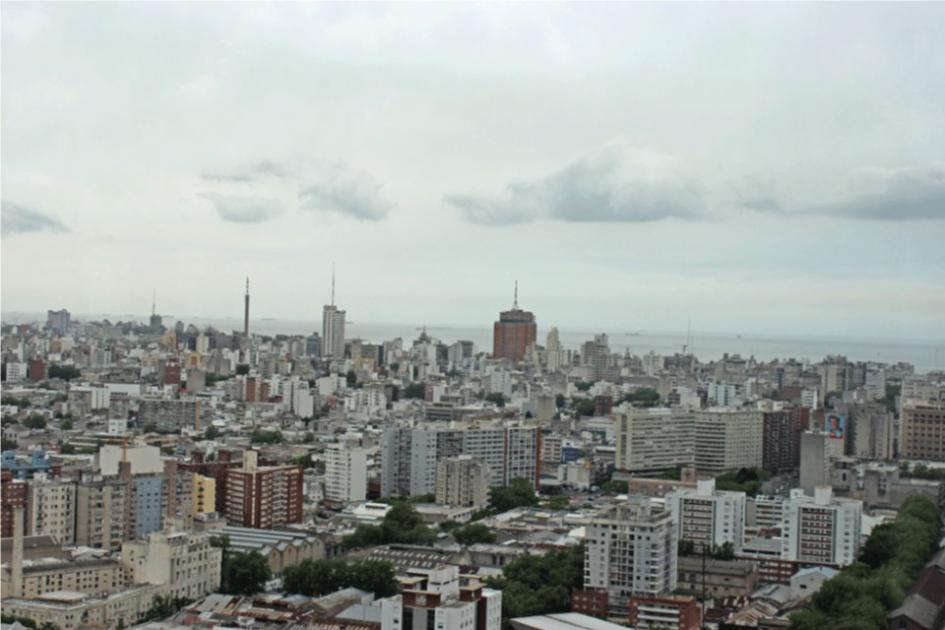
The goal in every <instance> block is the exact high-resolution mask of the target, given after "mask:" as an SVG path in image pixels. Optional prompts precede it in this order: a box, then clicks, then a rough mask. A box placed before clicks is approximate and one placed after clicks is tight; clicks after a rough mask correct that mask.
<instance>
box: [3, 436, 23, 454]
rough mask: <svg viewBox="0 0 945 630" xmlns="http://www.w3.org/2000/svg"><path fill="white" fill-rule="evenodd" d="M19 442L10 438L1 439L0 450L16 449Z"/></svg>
mask: <svg viewBox="0 0 945 630" xmlns="http://www.w3.org/2000/svg"><path fill="white" fill-rule="evenodd" d="M18 446H19V444H17V443H16V440H11V439H9V438H2V439H0V451H15V450H16V449H17V447H18Z"/></svg>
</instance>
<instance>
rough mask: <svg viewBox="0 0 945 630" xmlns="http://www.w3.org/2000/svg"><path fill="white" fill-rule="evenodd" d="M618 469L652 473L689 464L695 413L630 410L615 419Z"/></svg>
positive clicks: (616, 463) (691, 458)
mask: <svg viewBox="0 0 945 630" xmlns="http://www.w3.org/2000/svg"><path fill="white" fill-rule="evenodd" d="M616 441H617V455H616V461H615V465H616V467H617V468H618V469H619V470H625V471H629V472H635V473H654V472H660V471H663V470H670V469H673V468H677V467H679V466H691V465H692V463H693V459H694V452H695V416H694V415H693V413H692V412H690V411H684V410H681V409H664V408H650V409H631V410H629V411H628V412H627V413H625V414H622V415H621V416H619V417H618V419H617V421H616Z"/></svg>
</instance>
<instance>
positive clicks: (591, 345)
mask: <svg viewBox="0 0 945 630" xmlns="http://www.w3.org/2000/svg"><path fill="white" fill-rule="evenodd" d="M581 368H582V369H583V370H584V377H585V378H586V379H587V380H590V381H597V380H601V379H606V380H615V379H617V378H618V377H619V376H620V370H619V369H617V367H616V365H615V363H614V360H613V356H612V355H611V352H610V341H609V339H608V337H607V335H606V333H601V334H598V335H594V338H593V339H592V340H590V341H585V342H584V343H582V344H581Z"/></svg>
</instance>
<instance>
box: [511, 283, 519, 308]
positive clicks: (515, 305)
mask: <svg viewBox="0 0 945 630" xmlns="http://www.w3.org/2000/svg"><path fill="white" fill-rule="evenodd" d="M512 310H513V311H517V310H518V280H516V281H515V300H514V301H513V302H512Z"/></svg>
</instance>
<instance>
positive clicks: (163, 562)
mask: <svg viewBox="0 0 945 630" xmlns="http://www.w3.org/2000/svg"><path fill="white" fill-rule="evenodd" d="M222 558H223V550H222V549H218V548H216V547H211V546H210V536H209V535H208V534H191V533H188V532H175V533H171V534H165V533H163V532H154V533H152V534H151V535H150V536H148V539H147V540H140V541H139V540H136V541H131V542H126V543H125V544H123V545H122V547H121V559H122V563H124V565H125V566H126V567H128V569H129V571H130V579H131V582H132V583H133V584H154V585H158V586H160V585H164V586H166V593H167V594H168V595H171V596H172V597H182V598H185V599H196V598H198V597H202V596H204V595H206V594H207V593H210V592H213V591H214V590H216V589H217V587H219V585H220V564H221V562H222Z"/></svg>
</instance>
